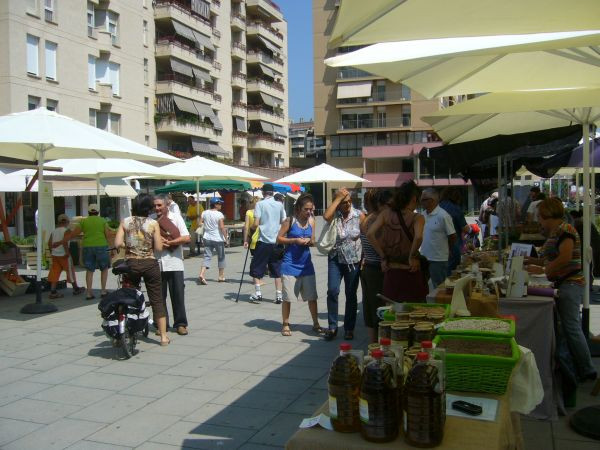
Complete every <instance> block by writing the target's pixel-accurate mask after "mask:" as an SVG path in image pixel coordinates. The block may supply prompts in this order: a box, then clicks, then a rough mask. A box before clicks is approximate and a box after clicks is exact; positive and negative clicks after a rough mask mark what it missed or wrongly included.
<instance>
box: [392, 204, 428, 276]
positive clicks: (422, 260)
mask: <svg viewBox="0 0 600 450" xmlns="http://www.w3.org/2000/svg"><path fill="white" fill-rule="evenodd" d="M397 216H398V220H399V221H400V226H401V227H402V229H403V230H404V234H406V236H407V237H408V239H410V241H411V242H412V241H414V240H415V237H414V235H413V234H412V232H411V231H410V230H409V229H408V227H407V226H406V222H405V221H404V217H402V213H400V214H397ZM419 265H420V266H421V272H422V273H423V276H424V277H425V280H428V279H429V261H428V260H427V258H425V257H424V256H423V255H421V254H419Z"/></svg>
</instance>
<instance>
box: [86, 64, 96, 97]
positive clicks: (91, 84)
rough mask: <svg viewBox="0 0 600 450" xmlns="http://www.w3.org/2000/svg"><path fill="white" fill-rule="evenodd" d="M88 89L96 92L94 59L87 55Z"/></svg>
mask: <svg viewBox="0 0 600 450" xmlns="http://www.w3.org/2000/svg"><path fill="white" fill-rule="evenodd" d="M88 89H91V90H93V91H95V90H96V57H94V56H92V55H88Z"/></svg>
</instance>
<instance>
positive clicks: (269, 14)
mask: <svg viewBox="0 0 600 450" xmlns="http://www.w3.org/2000/svg"><path fill="white" fill-rule="evenodd" d="M246 9H247V10H251V11H253V12H256V13H258V14H261V15H263V16H265V18H266V19H268V20H271V21H277V22H279V21H281V20H283V14H282V13H281V9H280V8H279V6H278V5H277V4H276V3H275V2H272V1H270V0H247V1H246Z"/></svg>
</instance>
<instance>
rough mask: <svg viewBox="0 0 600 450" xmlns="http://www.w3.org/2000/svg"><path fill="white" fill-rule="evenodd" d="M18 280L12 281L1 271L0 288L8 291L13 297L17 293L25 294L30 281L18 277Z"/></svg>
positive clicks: (7, 293)
mask: <svg viewBox="0 0 600 450" xmlns="http://www.w3.org/2000/svg"><path fill="white" fill-rule="evenodd" d="M18 280H19V281H17V282H14V281H11V280H9V279H8V278H7V277H6V273H4V272H2V273H0V288H1V289H2V290H3V291H4V292H6V295H8V296H9V297H13V296H15V295H23V294H24V293H25V291H27V288H28V287H29V281H25V280H24V279H23V278H21V277H18Z"/></svg>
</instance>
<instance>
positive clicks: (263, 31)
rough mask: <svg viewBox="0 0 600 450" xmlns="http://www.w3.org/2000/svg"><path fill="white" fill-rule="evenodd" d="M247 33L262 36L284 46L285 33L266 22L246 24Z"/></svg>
mask: <svg viewBox="0 0 600 450" xmlns="http://www.w3.org/2000/svg"><path fill="white" fill-rule="evenodd" d="M246 25H247V28H246V33H248V34H251V35H258V36H262V37H264V38H265V39H268V40H270V41H272V42H273V43H275V44H276V45H278V46H280V47H283V34H281V33H280V32H279V30H277V29H276V28H273V27H272V26H271V25H269V24H268V23H265V22H256V21H255V22H249V23H247V24H246Z"/></svg>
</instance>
